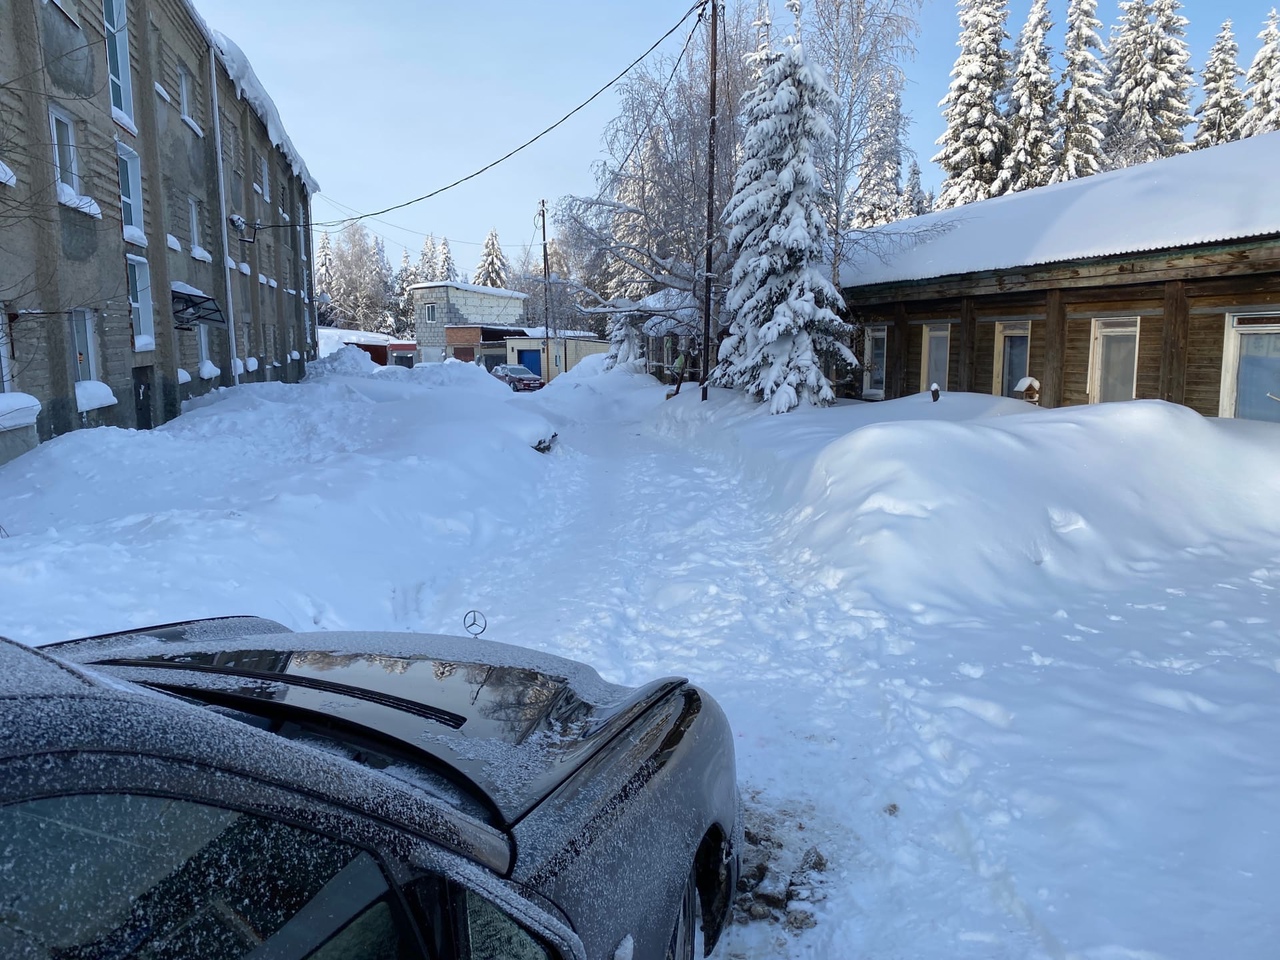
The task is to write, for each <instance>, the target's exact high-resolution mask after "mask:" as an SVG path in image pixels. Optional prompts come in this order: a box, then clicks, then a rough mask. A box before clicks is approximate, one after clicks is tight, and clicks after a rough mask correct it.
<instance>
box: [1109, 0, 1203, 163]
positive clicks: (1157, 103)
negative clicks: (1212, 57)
mask: <svg viewBox="0 0 1280 960" xmlns="http://www.w3.org/2000/svg"><path fill="white" fill-rule="evenodd" d="M1179 9H1181V4H1179V3H1178V0H1127V2H1122V3H1121V4H1120V10H1121V14H1122V18H1121V22H1120V25H1119V28H1118V29H1117V31H1116V33H1115V35H1114V39H1113V40H1112V44H1111V57H1110V60H1109V63H1108V67H1109V71H1110V74H1111V78H1112V91H1113V96H1114V99H1113V103H1112V113H1111V117H1110V120H1109V122H1108V126H1107V135H1106V140H1105V143H1104V150H1105V152H1106V156H1107V161H1108V165H1109V166H1110V167H1111V168H1113V169H1115V168H1119V167H1131V166H1134V165H1135V164H1139V163H1147V162H1149V161H1151V160H1158V159H1159V158H1161V157H1170V156H1173V155H1174V154H1178V153H1185V152H1187V150H1189V149H1190V146H1189V145H1188V144H1187V143H1186V142H1184V140H1183V137H1182V131H1183V128H1185V127H1186V126H1187V125H1188V124H1189V123H1191V115H1190V112H1189V109H1188V103H1189V98H1190V92H1191V79H1192V78H1191V67H1190V61H1191V54H1190V53H1189V52H1188V50H1187V44H1186V41H1185V40H1184V39H1183V37H1184V34H1185V28H1186V25H1187V21H1186V18H1185V17H1182V16H1180V15H1179V14H1178V12H1177V11H1178V10H1179Z"/></svg>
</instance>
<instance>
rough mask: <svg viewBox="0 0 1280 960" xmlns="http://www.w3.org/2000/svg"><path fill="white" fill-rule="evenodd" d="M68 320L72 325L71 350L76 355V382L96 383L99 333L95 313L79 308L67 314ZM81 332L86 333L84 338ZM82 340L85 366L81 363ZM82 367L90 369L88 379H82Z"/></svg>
mask: <svg viewBox="0 0 1280 960" xmlns="http://www.w3.org/2000/svg"><path fill="white" fill-rule="evenodd" d="M67 319H68V320H69V321H70V325H71V349H72V352H73V353H75V355H76V356H75V361H76V365H75V371H76V379H75V381H74V382H75V383H88V382H90V381H95V380H97V379H98V357H97V352H98V336H97V331H96V330H95V329H94V323H93V313H92V312H91V311H89V310H86V309H84V308H83V307H77V308H76V309H74V310H72V311H71V312H70V313H68V314H67ZM81 330H83V331H84V336H83V338H82V337H81V336H80V331H81ZM82 339H83V347H84V353H83V356H84V358H85V360H84V364H83V365H82V364H81V363H80V356H81V345H82V344H81V340H82ZM82 366H84V367H87V368H88V371H89V375H88V376H87V377H82V376H81V375H80V373H81V367H82Z"/></svg>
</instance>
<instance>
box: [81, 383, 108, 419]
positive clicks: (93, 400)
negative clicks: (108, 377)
mask: <svg viewBox="0 0 1280 960" xmlns="http://www.w3.org/2000/svg"><path fill="white" fill-rule="evenodd" d="M115 403H116V395H115V394H114V393H112V392H111V388H110V387H109V386H107V385H106V384H105V383H103V382H102V381H101V380H78V381H77V382H76V409H77V410H79V411H80V412H81V413H88V412H89V411H90V410H100V409H101V408H103V407H110V406H114V405H115Z"/></svg>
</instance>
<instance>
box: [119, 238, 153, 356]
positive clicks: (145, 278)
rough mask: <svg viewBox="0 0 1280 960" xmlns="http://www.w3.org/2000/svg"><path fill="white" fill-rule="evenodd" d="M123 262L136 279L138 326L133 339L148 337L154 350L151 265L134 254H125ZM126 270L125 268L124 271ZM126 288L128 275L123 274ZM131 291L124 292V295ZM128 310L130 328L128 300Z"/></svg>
mask: <svg viewBox="0 0 1280 960" xmlns="http://www.w3.org/2000/svg"><path fill="white" fill-rule="evenodd" d="M125 260H126V261H127V262H128V263H129V264H131V265H132V266H133V268H134V274H135V276H137V278H138V326H137V328H136V329H134V331H133V333H134V336H135V337H149V338H150V339H151V342H152V347H150V348H149V349H155V347H154V344H155V337H156V320H155V305H154V303H153V302H152V299H151V265H150V264H149V263H147V258H146V257H139V256H137V255H135V254H132V253H129V254H125ZM127 269H128V268H127V267H126V270H127ZM125 283H126V287H127V284H128V274H127V273H126V274H125ZM131 292H132V291H128V290H126V293H131ZM129 308H130V311H129V312H130V326H132V319H133V317H132V314H133V300H132V298H130V299H129Z"/></svg>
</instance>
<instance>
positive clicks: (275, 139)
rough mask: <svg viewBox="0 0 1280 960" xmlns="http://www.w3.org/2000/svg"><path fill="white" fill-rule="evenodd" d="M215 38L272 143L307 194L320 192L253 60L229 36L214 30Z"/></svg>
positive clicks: (239, 90)
mask: <svg viewBox="0 0 1280 960" xmlns="http://www.w3.org/2000/svg"><path fill="white" fill-rule="evenodd" d="M212 36H213V44H214V46H215V47H216V48H217V51H218V59H219V60H221V61H222V65H223V66H224V67H226V68H227V73H228V74H229V75H230V77H231V82H232V83H234V84H235V87H236V93H237V94H239V95H240V96H242V97H244V98H245V99H246V100H248V101H249V106H251V107H253V110H254V112H255V113H256V114H257V115H258V117H259V118H260V119H261V120H262V122H263V123H264V124H266V127H267V136H268V137H269V138H270V139H271V143H272V144H273V145H274V146H275V147H277V148H278V149H279V150H280V151H281V152H282V153H283V154H284V155H285V158H286V159H287V160H288V161H289V163H290V165H291V166H292V167H293V172H294V174H295V175H296V176H298V177H300V178H301V179H302V182H303V183H305V184H306V185H307V192H308V193H311V194H316V193H319V192H320V184H318V183H317V182H316V180H315V178H314V177H312V176H311V171H309V170H308V169H307V164H306V162H305V161H304V160H303V159H302V155H301V154H300V153H298V150H297V148H296V147H294V145H293V141H292V140H290V139H289V134H287V133H285V129H284V123H283V121H281V119H280V111H279V110H277V109H276V105H275V103H274V102H273V101H272V99H271V96H270V95H269V94H268V93H267V91H266V89H265V88H264V87H263V86H262V82H261V81H260V80H259V79H258V75H257V74H256V73H254V72H253V65H252V64H251V63H249V58H248V57H246V56H245V55H244V51H243V50H241V49H240V47H239V46H237V45H236V42H235V41H234V40H232V39H231V38H230V37H228V36H227V35H226V34H224V33H221V32H220V31H217V30H214V31H212Z"/></svg>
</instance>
